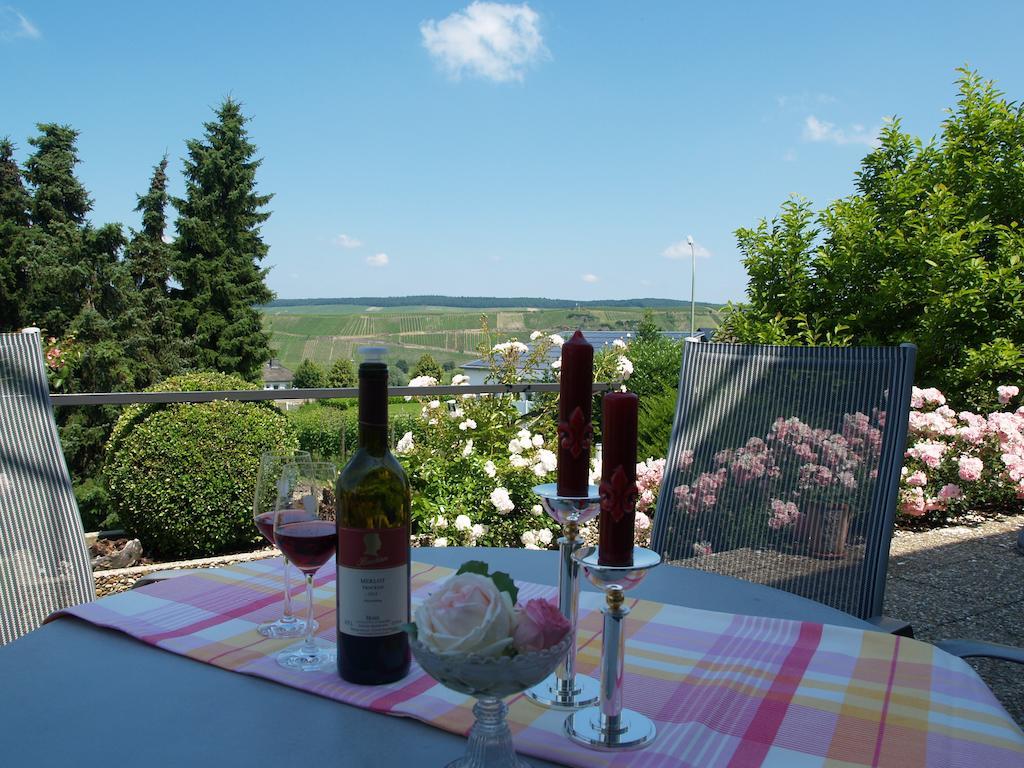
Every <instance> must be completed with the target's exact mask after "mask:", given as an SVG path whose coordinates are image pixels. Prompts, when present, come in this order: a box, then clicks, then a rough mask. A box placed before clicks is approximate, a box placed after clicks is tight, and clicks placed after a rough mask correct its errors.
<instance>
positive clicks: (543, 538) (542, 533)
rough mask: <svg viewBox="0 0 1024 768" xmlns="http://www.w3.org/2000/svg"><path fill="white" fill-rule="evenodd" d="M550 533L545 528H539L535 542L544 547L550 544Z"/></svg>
mask: <svg viewBox="0 0 1024 768" xmlns="http://www.w3.org/2000/svg"><path fill="white" fill-rule="evenodd" d="M552 538H553V537H552V535H551V531H550V530H549V529H547V528H541V529H540V530H539V531H537V541H539V542H540V543H541V544H543V545H544V546H545V547H546V546H547V545H548V544H550V543H551V539H552Z"/></svg>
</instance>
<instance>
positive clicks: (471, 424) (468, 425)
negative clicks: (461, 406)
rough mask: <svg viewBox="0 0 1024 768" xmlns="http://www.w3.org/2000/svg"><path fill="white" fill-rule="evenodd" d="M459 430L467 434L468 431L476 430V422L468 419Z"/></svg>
mask: <svg viewBox="0 0 1024 768" xmlns="http://www.w3.org/2000/svg"><path fill="white" fill-rule="evenodd" d="M459 429H461V430H462V431H463V432H465V431H466V430H467V429H476V422H475V421H473V420H472V419H466V420H465V421H463V422H462V423H460V424H459Z"/></svg>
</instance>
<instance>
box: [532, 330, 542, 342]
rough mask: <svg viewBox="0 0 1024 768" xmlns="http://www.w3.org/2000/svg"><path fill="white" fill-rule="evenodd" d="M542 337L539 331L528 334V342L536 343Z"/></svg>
mask: <svg viewBox="0 0 1024 768" xmlns="http://www.w3.org/2000/svg"><path fill="white" fill-rule="evenodd" d="M543 335H544V334H543V333H541V332H540V331H534V332H533V333H531V334H530V341H536V340H537V339H539V338H540V337H541V336H543Z"/></svg>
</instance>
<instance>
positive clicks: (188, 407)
mask: <svg viewBox="0 0 1024 768" xmlns="http://www.w3.org/2000/svg"><path fill="white" fill-rule="evenodd" d="M255 388H256V387H255V386H254V385H252V384H250V383H248V382H246V381H245V380H243V379H241V378H239V377H237V376H229V375H226V374H218V373H197V374H186V375H183V376H175V377H171V378H169V379H167V380H165V381H164V382H162V383H161V384H159V385H157V386H156V387H153V388H152V390H155V391H171V390H182V391H188V392H195V391H207V390H218V389H255ZM296 447H297V442H296V440H295V438H294V436H293V434H292V431H291V429H290V427H289V425H288V421H287V419H286V418H285V417H284V415H283V414H281V413H280V412H278V411H277V409H275V408H274V407H273V406H270V405H268V404H263V403H239V402H226V401H215V402H211V403H196V404H190V403H176V404H170V405H134V406H130V407H129V408H127V409H125V412H124V414H123V415H122V416H121V418H120V419H119V420H118V422H117V424H116V425H115V426H114V432H113V435H112V436H111V439H110V441H109V442H108V444H107V463H106V466H105V473H106V477H107V482H108V484H109V486H110V494H111V499H112V501H113V502H114V505H115V509H116V511H117V514H118V516H119V518H120V521H121V523H122V524H123V525H124V526H125V527H126V528H127V529H128V530H129V531H130V532H132V533H133V534H134V535H137V536H138V537H139V538H140V539H141V540H142V542H143V546H144V547H145V548H146V550H148V551H149V552H152V553H153V554H154V555H157V556H160V557H170V558H190V557H208V556H213V555H218V554H224V553H227V552H233V551H239V550H242V549H245V548H247V547H250V546H252V545H253V544H254V543H256V541H258V539H259V536H258V533H257V531H256V529H255V527H254V526H253V524H252V498H253V493H254V491H255V485H256V474H257V471H258V469H259V459H260V454H262V453H263V452H264V451H268V450H272V449H279V448H280V449H285V450H287V449H294V448H296Z"/></svg>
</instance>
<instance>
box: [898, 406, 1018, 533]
mask: <svg viewBox="0 0 1024 768" xmlns="http://www.w3.org/2000/svg"><path fill="white" fill-rule="evenodd" d="M1019 394H1020V390H1019V388H1018V387H1013V386H1003V387H999V388H998V395H999V401H1000V402H1001V403H1002V404H1004V405H1006V404H1008V403H1009V402H1010V401H1011V400H1012V399H1013V398H1015V397H1017V396H1018V395H1019ZM945 401H946V399H945V397H944V396H943V395H942V393H941V392H939V391H938V390H936V389H917V388H916V387H915V388H914V390H913V393H912V395H911V403H912V404H913V406H914V409H915V410H913V411H911V413H910V419H909V442H910V447H909V448H908V449H907V451H906V454H905V461H904V468H903V480H902V484H901V489H900V502H899V509H900V511H901V512H902V513H903V514H906V515H910V516H914V517H920V516H923V515H925V514H927V513H929V512H933V511H937V512H949V511H962V510H967V509H977V508H980V507H986V506H993V505H995V506H1000V505H1002V506H1007V505H1011V504H1013V503H1015V502H1016V501H1017V500H1020V499H1024V407H1022V408H1018V409H1017V410H1016V411H995V412H993V413H989V414H987V415H981V414H977V413H971V412H970V411H961V412H959V413H956V412H955V411H953V410H952V409H951V408H949V407H948V406H947V405H946V404H945Z"/></svg>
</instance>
